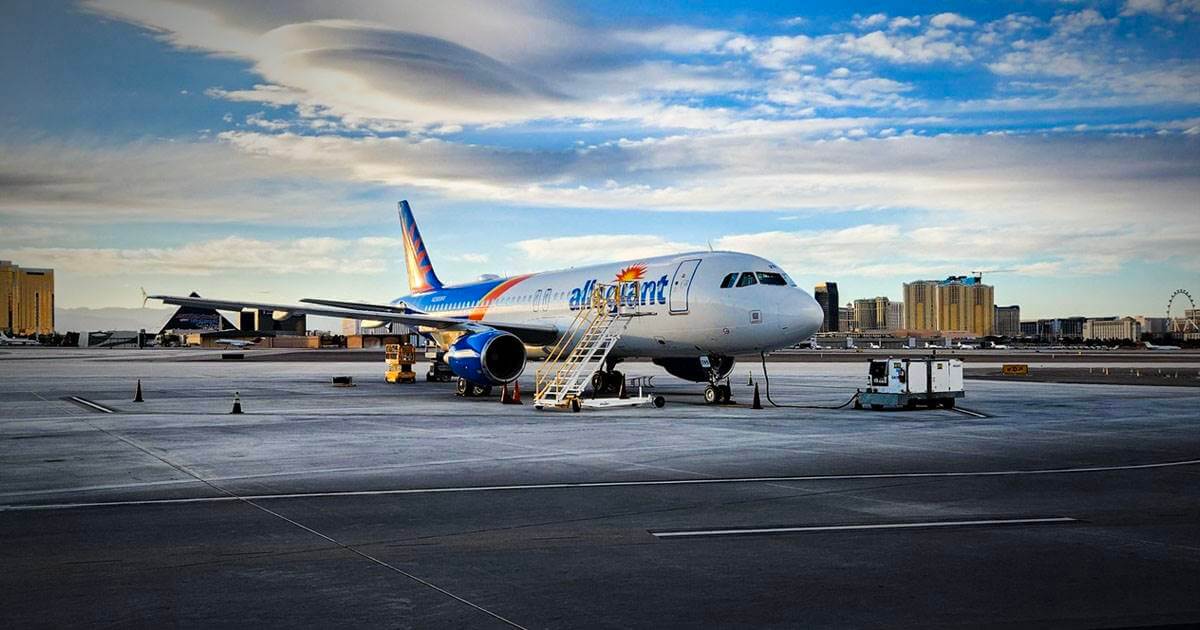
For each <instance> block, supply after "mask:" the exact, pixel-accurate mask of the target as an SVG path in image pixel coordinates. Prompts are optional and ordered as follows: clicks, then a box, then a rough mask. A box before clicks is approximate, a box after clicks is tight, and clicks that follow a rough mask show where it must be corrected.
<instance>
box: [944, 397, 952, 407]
mask: <svg viewBox="0 0 1200 630" xmlns="http://www.w3.org/2000/svg"><path fill="white" fill-rule="evenodd" d="M942 406H943V407H945V408H946V409H953V408H954V399H953V398H947V399H946V400H945V401H944V402H942Z"/></svg>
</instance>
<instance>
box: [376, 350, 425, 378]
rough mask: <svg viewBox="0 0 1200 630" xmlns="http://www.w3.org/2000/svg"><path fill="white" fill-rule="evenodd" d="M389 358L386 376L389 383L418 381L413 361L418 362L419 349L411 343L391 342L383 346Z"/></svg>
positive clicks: (387, 358)
mask: <svg viewBox="0 0 1200 630" xmlns="http://www.w3.org/2000/svg"><path fill="white" fill-rule="evenodd" d="M383 353H384V358H385V359H386V360H387V372H385V373H384V378H386V379H387V382H389V383H416V382H417V373H416V372H414V371H413V369H412V367H413V363H416V362H417V349H416V348H415V347H413V345H412V344H410V343H389V344H388V345H386V346H384V348H383Z"/></svg>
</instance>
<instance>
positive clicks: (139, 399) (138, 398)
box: [133, 378, 146, 402]
mask: <svg viewBox="0 0 1200 630" xmlns="http://www.w3.org/2000/svg"><path fill="white" fill-rule="evenodd" d="M133 402H146V401H144V400H142V379H140V378H139V379H138V384H137V390H136V391H134V393H133Z"/></svg>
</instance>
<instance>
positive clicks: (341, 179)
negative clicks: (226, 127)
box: [0, 139, 367, 225]
mask: <svg viewBox="0 0 1200 630" xmlns="http://www.w3.org/2000/svg"><path fill="white" fill-rule="evenodd" d="M3 146H4V150H3V151H0V217H4V216H7V217H24V218H25V219H26V220H30V219H32V220H35V221H44V220H45V219H46V218H47V217H48V216H52V217H54V219H55V220H57V221H61V222H70V221H104V222H108V221H114V220H155V221H186V222H219V221H229V220H244V221H261V222H276V221H279V220H281V218H286V220H287V221H289V222H292V223H297V224H309V225H312V224H328V223H331V222H334V221H342V222H344V221H345V220H346V219H347V217H353V216H355V215H357V214H360V213H364V210H367V208H365V207H364V206H363V205H362V202H361V201H351V200H348V198H349V197H350V193H351V192H352V191H351V190H350V189H349V187H348V183H349V182H348V176H349V174H350V171H349V170H347V169H346V168H345V165H337V164H334V163H324V164H318V163H315V162H305V161H301V160H295V161H287V162H283V161H280V160H274V159H269V158H266V157H263V156H261V155H255V154H254V153H253V152H252V151H236V150H232V149H231V147H230V146H229V145H228V144H227V143H221V142H217V141H204V142H193V143H161V142H154V141H150V140H146V141H138V142H133V143H128V144H115V145H99V144H97V143H96V142H95V141H91V142H88V141H81V140H79V139H76V140H75V141H70V142H67V141H54V140H49V139H40V140H38V141H36V142H35V141H33V140H24V141H21V140H10V141H9V142H6V143H4V144H3ZM357 187H358V186H356V188H357ZM333 208H336V209H337V210H338V212H336V213H332V212H331V209H333ZM331 215H340V216H331Z"/></svg>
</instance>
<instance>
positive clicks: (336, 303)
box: [300, 298, 416, 313]
mask: <svg viewBox="0 0 1200 630" xmlns="http://www.w3.org/2000/svg"><path fill="white" fill-rule="evenodd" d="M300 302H301V303H304V304H316V305H318V306H332V307H335V308H349V309H355V310H364V311H384V312H388V313H416V311H414V310H412V309H411V308H407V307H404V306H396V305H395V304H373V303H371V302H343V301H341V300H325V299H319V298H303V299H301V300H300Z"/></svg>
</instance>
